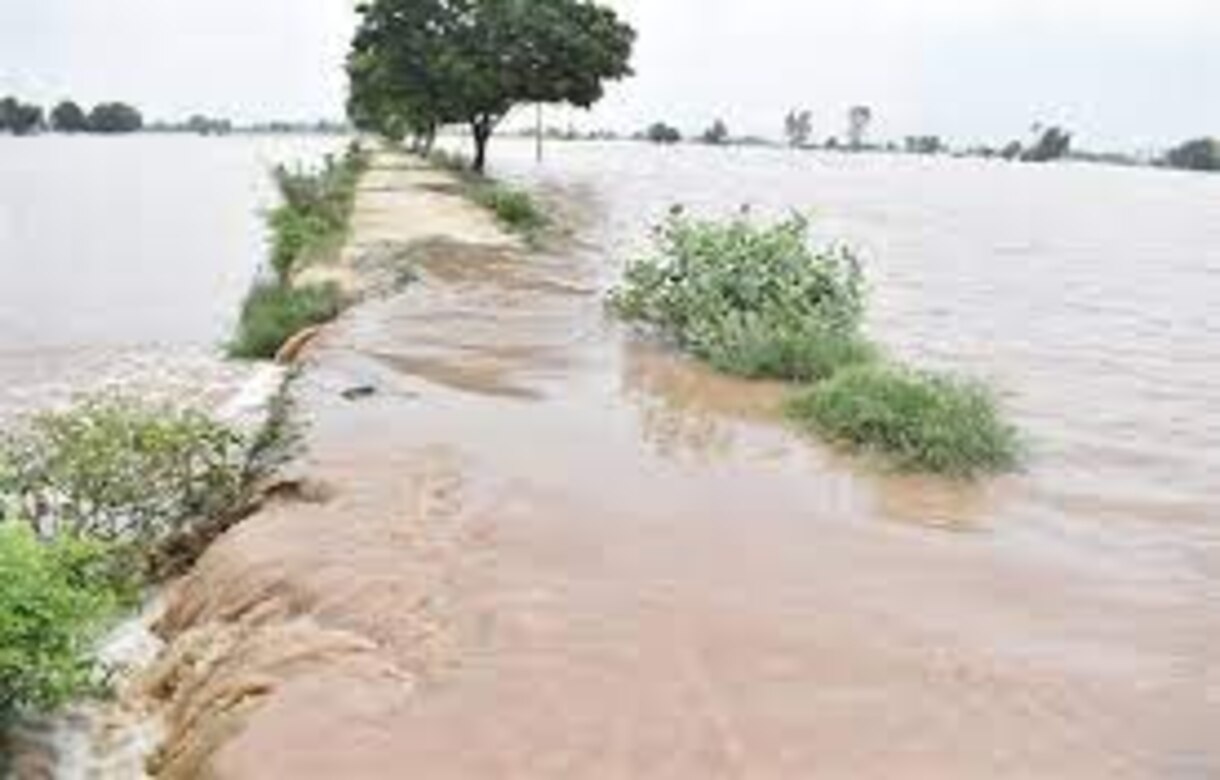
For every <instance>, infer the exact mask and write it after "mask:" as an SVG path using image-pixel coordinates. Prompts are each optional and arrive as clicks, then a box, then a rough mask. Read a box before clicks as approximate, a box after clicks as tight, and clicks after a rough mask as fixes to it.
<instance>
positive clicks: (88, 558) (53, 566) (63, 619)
mask: <svg viewBox="0 0 1220 780" xmlns="http://www.w3.org/2000/svg"><path fill="white" fill-rule="evenodd" d="M109 560H110V557H109V553H108V551H107V549H106V547H105V546H104V545H102V544H101V543H99V542H95V541H87V540H82V539H77V538H73V537H64V538H61V539H58V540H56V541H53V542H47V543H44V542H40V541H39V540H38V538H37V537H36V536H35V535H34V533H33V531H32V530H31V529H30V528H29V527H28V526H27V525H25V524H22V523H16V522H0V728H3V727H4V726H5V725H7V724H10V723H12V722H13V720H14V719H15V718H16V717H18V716H19V715H22V714H25V713H28V712H49V711H52V710H54V709H56V708H57V707H59V706H60V705H62V704H64V703H66V702H67V701H69V700H70V699H72V698H74V697H76V696H78V695H80V694H82V693H85V692H87V691H88V690H89V689H90V688H91V687H92V686H93V685H94V683H95V682H96V681H97V675H96V668H95V663H94V661H93V658H92V649H93V643H94V641H95V640H96V639H97V638H98V637H99V635H100V633H101V631H102V630H103V629H104V628H105V627H106V625H107V622H108V621H109V620H110V619H111V618H113V617H114V616H115V615H116V614H117V612H118V610H119V609H120V608H121V607H122V606H124V605H125V603H126V602H127V601H128V599H129V597H130V593H126V592H124V591H123V590H121V589H118V588H116V587H115V586H114V583H113V581H112V580H111V579H109V578H108V577H104V576H101V577H99V576H97V574H96V572H95V569H96V568H97V567H98V566H99V565H101V566H109V563H108V562H109Z"/></svg>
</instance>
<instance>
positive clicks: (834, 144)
mask: <svg viewBox="0 0 1220 780" xmlns="http://www.w3.org/2000/svg"><path fill="white" fill-rule="evenodd" d="M826 148H827V149H838V148H839V139H838V138H835V137H834V136H833V135H832V136H830V137H829V138H827V139H826Z"/></svg>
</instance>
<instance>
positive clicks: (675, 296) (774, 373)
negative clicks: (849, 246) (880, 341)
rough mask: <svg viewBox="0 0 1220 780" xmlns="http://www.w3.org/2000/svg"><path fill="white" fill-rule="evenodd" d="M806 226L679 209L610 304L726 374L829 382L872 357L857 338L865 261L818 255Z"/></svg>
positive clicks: (841, 254)
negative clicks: (718, 218)
mask: <svg viewBox="0 0 1220 780" xmlns="http://www.w3.org/2000/svg"><path fill="white" fill-rule="evenodd" d="M808 228H809V225H808V221H807V220H806V219H804V218H803V217H800V216H793V217H791V218H790V219H788V220H785V221H782V222H780V223H778V224H775V225H772V226H765V227H763V226H757V225H755V224H754V223H752V222H751V221H749V220H748V219H746V218H745V217H744V216H743V217H738V218H736V219H733V220H731V221H729V222H727V223H715V222H704V221H695V220H691V219H688V218H687V217H685V216H684V215H682V214H681V213H680V212H678V211H675V212H674V213H672V214H671V215H670V217H669V219H668V220H667V221H666V222H665V223H664V224H663V225H661V226H660V227H659V228H658V229H657V230H656V233H655V243H656V251H655V253H654V254H653V255H652V256H650V257H646V258H644V259H641V260H637V261H635V262H634V263H631V264H630V265H629V267H628V269H627V273H626V279H625V282H624V284H623V285H622V287H620V288H619V289H618V290H616V291H615V292H614V293H613V294H612V296H611V304H612V306H613V307H614V309H615V310H616V311H617V312H618V313H619V314H620V315H621V316H622V317H623V318H625V319H626V320H628V321H631V322H637V323H642V324H646V325H649V326H651V327H653V328H655V329H656V330H658V331H659V332H660V333H661V334H662V335H664V336H665V337H667V338H669V339H672V340H673V341H674V342H675V343H677V344H678V346H679V347H681V348H683V349H685V350H688V351H689V352H691V353H693V354H694V355H696V356H698V357H700V358H702V359H704V360H707V361H708V362H710V363H712V364H713V365H715V366H716V367H717V368H719V369H721V370H723V371H726V372H729V373H733V374H738V375H741V376H746V377H772V378H778V379H788V380H795V381H811V380H816V379H823V378H825V377H828V376H830V375H831V374H832V373H833V372H834V371H835V370H836V369H838V368H839V367H841V366H844V365H850V364H855V363H859V362H863V361H867V360H870V359H872V357H873V355H874V350H873V348H872V347H871V346H870V345H869V344H868V343H867V341H865V339H864V338H863V337H862V336H861V335H860V333H859V327H860V322H861V320H862V318H863V313H864V283H863V275H862V273H861V270H860V266H859V263H858V262H857V260H856V258H855V256H854V255H853V254H852V253H851V252H849V251H848V250H846V249H844V248H839V247H832V248H828V249H824V250H820V251H815V250H814V249H813V248H812V247H810V245H809V242H808Z"/></svg>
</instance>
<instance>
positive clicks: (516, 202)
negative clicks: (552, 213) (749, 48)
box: [427, 149, 551, 244]
mask: <svg viewBox="0 0 1220 780" xmlns="http://www.w3.org/2000/svg"><path fill="white" fill-rule="evenodd" d="M427 159H428V161H429V162H431V163H432V164H433V165H435V166H436V167H438V168H440V169H442V170H444V171H447V172H449V173H451V174H453V175H454V176H455V177H456V178H457V179H458V182H459V184H460V185H461V188H462V193H463V194H464V195H465V196H466V197H468V198H469V199H470V200H472V201H474V202H475V203H477V204H478V205H480V206H482V207H483V208H485V209H487V210H488V211H490V212H491V213H492V215H493V216H495V218H496V220H497V221H498V222H499V223H500V224H501V225H503V226H504V227H505V228H506V229H508V230H510V231H512V232H514V233H516V234H518V235H520V236H522V237H523V238H524V239H525V240H526V241H527V242H528V243H531V244H533V243H537V242H538V241H540V240H541V238H542V234H543V231H544V230H545V229H546V228H547V227H548V226H549V225H550V223H551V219H550V217H549V215H548V214H547V212H546V210H545V209H544V208H543V207H542V205H541V204H540V203H539V202H538V200H537V199H536V198H535V197H534V196H533V195H532V194H530V193H529V192H528V191H526V190H523V189H520V188H518V187H514V186H512V185H509V184H506V183H505V182H502V181H497V180H496V179H492V178H489V177H487V176H480V175H479V174H477V173H474V172H473V171H471V170H470V164H469V160H468V158H467V157H466V156H465V155H463V154H462V153H460V152H450V151H446V150H444V149H433V150H432V152H431V154H429V155H428V158H427Z"/></svg>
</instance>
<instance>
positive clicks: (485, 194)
mask: <svg viewBox="0 0 1220 780" xmlns="http://www.w3.org/2000/svg"><path fill="white" fill-rule="evenodd" d="M471 197H472V198H473V199H474V201H475V203H478V204H479V205H480V206H482V207H483V208H485V209H487V210H488V211H490V212H491V213H492V214H494V215H495V217H496V219H498V220H499V221H500V223H501V224H502V225H504V226H505V227H507V228H508V229H509V230H513V231H516V232H518V233H524V234H526V235H530V234H533V233H536V232H537V231H539V230H541V229H542V228H544V227H546V225H547V216H546V214H545V213H544V212H543V211H542V209H541V208H540V207H539V205H538V203H537V201H535V200H534V198H533V196H531V195H530V194H529V193H528V192H526V191H524V190H518V189H514V188H512V187H509V186H508V185H506V184H501V183H499V182H492V181H487V182H481V183H479V184H477V185H475V187H474V189H473V191H472V194H471Z"/></svg>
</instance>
